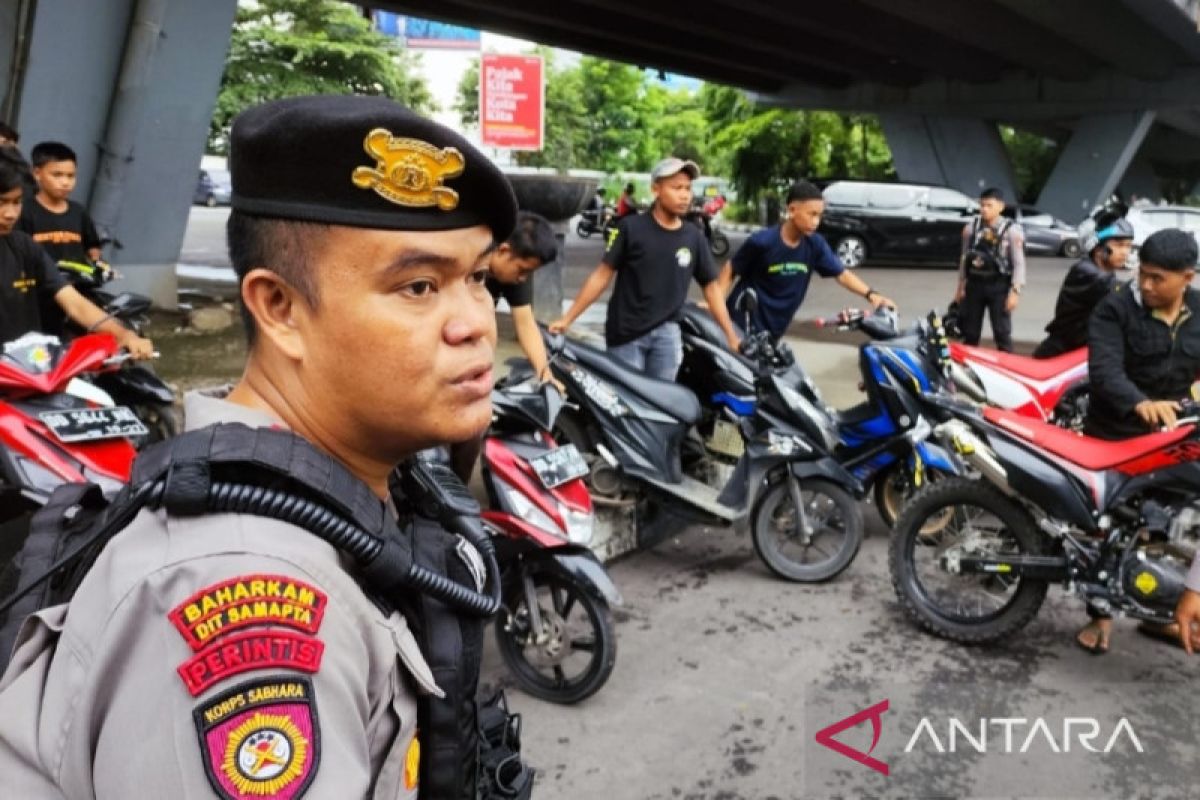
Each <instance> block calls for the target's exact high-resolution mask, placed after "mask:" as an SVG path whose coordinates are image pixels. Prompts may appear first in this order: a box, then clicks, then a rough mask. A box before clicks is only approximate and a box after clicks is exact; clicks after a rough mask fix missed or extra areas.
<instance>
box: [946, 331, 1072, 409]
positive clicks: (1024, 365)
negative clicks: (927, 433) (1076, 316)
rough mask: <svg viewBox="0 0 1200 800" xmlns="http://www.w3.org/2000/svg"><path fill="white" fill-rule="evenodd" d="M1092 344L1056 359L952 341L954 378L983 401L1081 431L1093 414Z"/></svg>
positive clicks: (953, 379) (980, 401)
mask: <svg viewBox="0 0 1200 800" xmlns="http://www.w3.org/2000/svg"><path fill="white" fill-rule="evenodd" d="M1087 374H1088V351H1087V348H1086V347H1081V348H1079V349H1078V350H1072V351H1071V352H1069V353H1063V354H1062V355H1061V356H1056V357H1055V358H1043V359H1038V358H1029V357H1028V356H1018V355H1014V354H1012V353H1005V352H1002V351H1000V350H989V349H987V348H983V347H972V346H970V345H965V344H960V343H958V342H951V343H950V379H951V381H953V383H954V385H955V386H956V387H957V388H958V389H959V391H961V392H963V393H965V394H966V395H967V396H968V397H970V398H971V399H972V400H975V401H976V402H979V403H986V404H988V405H992V406H997V407H999V408H1005V409H1008V410H1010V411H1014V412H1016V413H1018V414H1020V415H1022V416H1025V417H1030V418H1032V419H1039V420H1043V421H1045V422H1052V423H1054V424H1056V425H1059V426H1061V427H1064V428H1070V429H1072V430H1079V429H1080V428H1082V427H1083V420H1084V417H1086V416H1087V393H1088V384H1087Z"/></svg>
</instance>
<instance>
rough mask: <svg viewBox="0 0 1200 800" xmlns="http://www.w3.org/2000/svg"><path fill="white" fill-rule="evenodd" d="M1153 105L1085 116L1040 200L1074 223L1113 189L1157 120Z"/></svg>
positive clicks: (1048, 207)
mask: <svg viewBox="0 0 1200 800" xmlns="http://www.w3.org/2000/svg"><path fill="white" fill-rule="evenodd" d="M1154 116H1155V112H1154V111H1133V112H1118V113H1114V114H1097V115H1094V116H1089V117H1083V118H1082V119H1080V120H1079V122H1078V123H1077V124H1076V126H1075V132H1074V133H1073V134H1071V140H1070V141H1069V142H1067V146H1066V147H1065V148H1063V152H1062V154H1061V155H1060V156H1059V157H1058V161H1057V162H1056V163H1055V165H1054V170H1053V171H1052V172H1051V173H1050V177H1049V179H1048V180H1047V181H1046V186H1045V187H1044V188H1043V189H1042V193H1041V195H1040V196H1039V197H1038V201H1037V205H1038V208H1040V209H1041V210H1043V211H1046V212H1049V213H1051V214H1053V215H1054V216H1056V217H1061V218H1062V219H1064V220H1066V221H1067V222H1069V223H1071V224H1075V223H1077V222H1079V221H1081V220H1082V219H1083V218H1084V217H1086V216H1087V215H1088V214H1089V213H1090V212H1091V210H1092V208H1094V207H1095V206H1096V205H1097V204H1099V203H1101V202H1102V201H1103V200H1104V199H1105V198H1107V197H1108V196H1109V195H1111V194H1112V193H1113V190H1114V189H1116V188H1117V182H1118V181H1120V180H1121V177H1122V176H1123V175H1124V174H1125V171H1126V169H1128V168H1129V165H1130V163H1131V162H1132V161H1133V159H1134V156H1135V155H1136V154H1137V151H1138V148H1140V147H1141V146H1142V142H1143V141H1144V140H1145V138H1146V134H1147V133H1149V131H1150V126H1151V125H1153V124H1154Z"/></svg>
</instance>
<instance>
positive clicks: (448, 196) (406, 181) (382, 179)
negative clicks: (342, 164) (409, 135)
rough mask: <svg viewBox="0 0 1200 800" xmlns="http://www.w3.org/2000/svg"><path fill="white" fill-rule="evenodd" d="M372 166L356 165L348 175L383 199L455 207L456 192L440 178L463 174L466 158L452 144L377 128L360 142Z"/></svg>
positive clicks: (456, 204)
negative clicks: (373, 161)
mask: <svg viewBox="0 0 1200 800" xmlns="http://www.w3.org/2000/svg"><path fill="white" fill-rule="evenodd" d="M363 149H364V150H366V151H367V155H369V156H371V157H372V158H374V159H375V166H374V167H356V168H355V169H354V173H353V174H352V175H351V176H350V178H351V180H353V181H354V185H355V186H357V187H358V188H360V189H374V190H375V192H376V194H378V195H379V196H380V197H382V198H383V199H385V200H388V201H390V202H393V203H396V204H397V205H402V206H416V207H423V206H437V207H438V208H440V209H441V210H442V211H452V210H454V209H455V208H457V207H458V192H456V191H454V190H453V189H451V188H450V187H449V186H444V185H443V181H445V180H446V179H447V178H454V177H457V176H459V175H461V174H462V171H463V167H464V166H466V163H467V160H466V159H465V158H463V154H462V153H460V152H459V151H458V150H457V149H455V148H453V147H434V146H433V145H431V144H429V143H428V142H422V141H421V140H420V139H406V138H403V137H397V136H392V134H391V133H390V132H389V131H386V130H384V129H383V128H376V129H374V130H373V131H371V132H370V133H368V134H367V138H366V139H365V140H364V141H363Z"/></svg>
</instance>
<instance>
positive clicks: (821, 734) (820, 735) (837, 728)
mask: <svg viewBox="0 0 1200 800" xmlns="http://www.w3.org/2000/svg"><path fill="white" fill-rule="evenodd" d="M887 710H888V701H887V700H884V701H883V702H881V703H876V704H875V705H873V706H871V707H870V708H866V709H863V710H862V711H860V712H858V713H857V714H855V715H854V716H851V717H846V718H845V719H844V720H841V721H840V722H835V723H833V724H832V725H830V726H829V727H828V728H822V729H821V730H819V731H817V744H821V745H824V746H826V747H828V748H829V749H830V750H833V751H834V752H836V753H841V754H842V755H844V756H845V757H846V758H849V759H853V760H854V761H857V762H858V763H860V764H862V765H863V766H867V767H870V768H871V769H873V770H875V771H876V772H882V773H883V774H884V775H887V774H888V765H887V764H885V763H883V762H882V761H880V760H879V759H877V758H871V753H872V752H874V750H875V745H877V744H879V735H880V734H881V733H883V720H882V719H881V717H882V716H883V713H884V712H885V711H887ZM867 719H869V720H871V730H872V732H873V734H874V736H873V737H872V739H871V747H870V749H868V750H867V752H865V753H863V752H861V751H859V750H855V749H854V748H853V747H850V746H848V745H845V744H842V743H841V742H839V741H838V740H836V739H834V738H833V737H834V736H837V735H838V734H839V733H841V732H842V731H844V730H846V729H848V728H853V727H854V726H856V725H859V724H861V723H862V722H863V720H867Z"/></svg>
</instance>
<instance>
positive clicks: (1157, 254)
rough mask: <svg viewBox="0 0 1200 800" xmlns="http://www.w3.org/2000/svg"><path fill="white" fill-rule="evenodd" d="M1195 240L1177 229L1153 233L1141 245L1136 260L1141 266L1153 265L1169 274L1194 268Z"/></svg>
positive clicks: (1195, 255) (1185, 232)
mask: <svg viewBox="0 0 1200 800" xmlns="http://www.w3.org/2000/svg"><path fill="white" fill-rule="evenodd" d="M1196 258H1197V247H1196V239H1195V237H1194V236H1192V234H1190V233H1188V232H1187V231H1181V230H1179V228H1164V229H1162V230H1161V231H1155V232H1154V233H1152V234H1150V236H1149V237H1147V239H1146V241H1145V242H1144V243H1143V244H1142V246H1141V248H1140V250H1139V252H1138V259H1139V260H1140V261H1141V262H1142V263H1143V264H1153V265H1154V266H1156V267H1162V268H1163V269H1165V270H1169V271H1171V272H1183V271H1184V270H1186V269H1195V268H1196Z"/></svg>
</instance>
